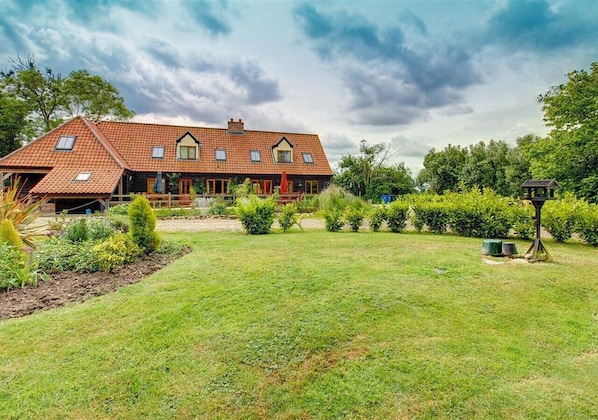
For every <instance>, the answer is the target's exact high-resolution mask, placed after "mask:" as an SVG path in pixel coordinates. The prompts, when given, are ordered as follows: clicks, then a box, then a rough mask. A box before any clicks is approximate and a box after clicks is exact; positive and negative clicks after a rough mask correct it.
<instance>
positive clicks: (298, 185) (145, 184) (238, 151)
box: [0, 117, 332, 212]
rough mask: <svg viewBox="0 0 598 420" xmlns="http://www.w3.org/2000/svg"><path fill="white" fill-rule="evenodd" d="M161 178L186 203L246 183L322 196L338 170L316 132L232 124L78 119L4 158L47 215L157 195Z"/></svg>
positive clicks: (4, 170)
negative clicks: (213, 125) (193, 197)
mask: <svg viewBox="0 0 598 420" xmlns="http://www.w3.org/2000/svg"><path fill="white" fill-rule="evenodd" d="M158 174H161V177H160V181H161V182H160V183H159V184H162V185H163V186H165V188H164V191H163V192H164V193H171V194H175V195H177V196H179V197H182V196H184V195H187V194H190V193H191V191H192V188H193V189H195V191H199V192H200V193H204V194H205V195H207V196H217V195H225V194H228V193H230V187H231V186H232V185H233V184H235V183H241V182H243V181H244V180H245V179H250V180H251V184H252V185H253V188H254V191H255V192H256V193H258V194H263V195H268V194H272V193H273V192H274V191H276V190H277V189H279V190H280V191H281V192H285V193H287V194H291V195H292V194H317V193H319V192H320V191H321V190H322V189H323V188H324V187H326V186H327V185H328V183H329V182H330V179H331V177H332V170H331V168H330V164H329V163H328V160H327V158H326V155H325V153H324V149H323V148H322V144H321V142H320V139H319V137H318V136H317V135H316V134H300V133H279V132H269V131H254V130H245V127H244V122H243V121H242V120H240V119H239V120H237V121H234V120H233V119H232V118H231V119H230V121H228V127H227V128H205V127H183V126H175V125H163V124H145V123H136V122H117V121H100V122H98V123H92V122H90V121H88V120H87V119H85V118H83V117H76V118H74V119H72V120H70V121H68V122H66V123H64V124H62V125H60V126H59V127H57V128H55V129H54V130H52V131H50V132H48V133H46V134H44V135H43V136H42V137H40V138H38V139H37V140H34V141H32V142H31V143H29V144H27V145H25V146H23V147H21V148H20V149H18V150H16V151H14V152H12V153H11V154H9V155H7V156H5V157H3V158H2V159H0V179H6V178H10V179H15V178H17V177H18V178H19V179H20V184H19V185H20V186H21V187H22V188H23V192H24V193H28V192H29V193H31V194H33V195H35V196H39V197H42V196H45V197H47V198H48V199H49V200H50V201H49V205H48V206H49V207H47V208H46V210H45V211H46V212H61V211H62V210H68V211H69V212H77V211H79V212H81V211H83V212H84V211H85V210H87V209H90V210H92V211H95V210H104V209H106V208H107V207H108V206H109V204H110V202H111V201H114V200H119V199H123V198H125V197H128V196H129V194H130V193H146V194H152V193H154V186H155V185H156V178H157V176H158ZM285 180H286V181H285ZM281 181H283V182H284V185H280V183H281Z"/></svg>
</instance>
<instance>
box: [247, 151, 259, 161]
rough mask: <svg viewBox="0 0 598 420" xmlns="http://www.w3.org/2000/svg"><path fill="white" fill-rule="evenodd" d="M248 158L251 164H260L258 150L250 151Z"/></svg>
mask: <svg viewBox="0 0 598 420" xmlns="http://www.w3.org/2000/svg"><path fill="white" fill-rule="evenodd" d="M249 156H250V158H251V161H252V162H261V161H262V153H261V152H260V151H259V150H251V151H250V152H249Z"/></svg>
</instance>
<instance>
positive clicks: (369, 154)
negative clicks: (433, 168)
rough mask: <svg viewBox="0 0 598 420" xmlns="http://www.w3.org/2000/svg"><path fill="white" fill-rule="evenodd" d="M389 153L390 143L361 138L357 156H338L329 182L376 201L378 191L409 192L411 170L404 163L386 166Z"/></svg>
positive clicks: (379, 192)
mask: <svg viewBox="0 0 598 420" xmlns="http://www.w3.org/2000/svg"><path fill="white" fill-rule="evenodd" d="M391 156H392V153H391V150H390V145H387V144H385V143H378V144H374V145H370V144H368V142H367V141H366V140H362V141H361V143H360V145H359V155H345V156H343V157H342V158H341V160H340V161H339V164H338V166H339V171H338V172H337V174H335V176H334V179H333V182H334V183H335V184H337V185H339V186H341V187H343V188H344V189H346V190H347V191H349V192H351V193H352V194H353V195H356V196H359V197H362V198H364V199H369V200H379V199H380V196H381V195H382V194H405V193H408V192H413V191H414V189H415V187H414V185H415V184H414V181H413V179H412V177H411V173H410V172H409V170H408V169H407V168H406V167H405V165H404V163H400V164H398V165H394V166H392V165H388V160H389V158H390V157H391Z"/></svg>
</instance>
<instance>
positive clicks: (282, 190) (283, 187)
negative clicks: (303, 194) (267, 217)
mask: <svg viewBox="0 0 598 420" xmlns="http://www.w3.org/2000/svg"><path fill="white" fill-rule="evenodd" d="M287 184H288V182H287V173H286V172H285V171H282V175H281V176H280V193H281V194H286V193H287V189H288V188H289V186H288V185H287Z"/></svg>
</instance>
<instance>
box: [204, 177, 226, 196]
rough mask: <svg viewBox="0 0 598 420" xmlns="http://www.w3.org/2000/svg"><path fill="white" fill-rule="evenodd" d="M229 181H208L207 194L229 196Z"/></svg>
mask: <svg viewBox="0 0 598 420" xmlns="http://www.w3.org/2000/svg"><path fill="white" fill-rule="evenodd" d="M229 182H230V180H229V179H208V180H207V181H206V194H227V193H228V190H229V188H228V187H229Z"/></svg>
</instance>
